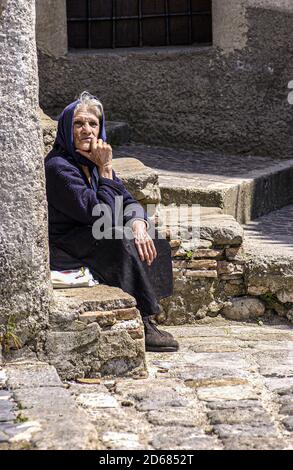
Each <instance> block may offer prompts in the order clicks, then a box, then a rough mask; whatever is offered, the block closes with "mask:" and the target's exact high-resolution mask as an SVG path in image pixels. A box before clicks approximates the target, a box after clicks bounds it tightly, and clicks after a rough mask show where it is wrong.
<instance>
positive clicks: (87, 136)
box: [73, 110, 100, 152]
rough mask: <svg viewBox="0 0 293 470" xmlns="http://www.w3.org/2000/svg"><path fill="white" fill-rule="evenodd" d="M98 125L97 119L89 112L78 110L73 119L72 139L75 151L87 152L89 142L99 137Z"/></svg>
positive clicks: (89, 145)
mask: <svg viewBox="0 0 293 470" xmlns="http://www.w3.org/2000/svg"><path fill="white" fill-rule="evenodd" d="M99 131H100V123H99V119H98V117H97V116H96V115H95V114H93V113H92V112H90V111H86V110H80V111H77V113H76V114H74V118H73V139H74V146H75V148H76V149H77V150H83V151H84V152H89V151H90V148H91V140H92V139H93V138H94V137H97V138H98V136H99Z"/></svg>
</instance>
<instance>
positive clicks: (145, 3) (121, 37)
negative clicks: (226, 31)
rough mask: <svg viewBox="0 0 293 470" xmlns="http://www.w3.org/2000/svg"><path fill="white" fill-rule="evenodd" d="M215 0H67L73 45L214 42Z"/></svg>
mask: <svg viewBox="0 0 293 470" xmlns="http://www.w3.org/2000/svg"><path fill="white" fill-rule="evenodd" d="M211 3H212V2H211V0H67V19H68V42H69V47H70V48H84V49H102V48H116V47H143V46H169V45H188V44H199V45H203V44H207V45H208V44H211V42H212V14H211Z"/></svg>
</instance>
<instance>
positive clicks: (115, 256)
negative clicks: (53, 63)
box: [45, 92, 178, 351]
mask: <svg viewBox="0 0 293 470" xmlns="http://www.w3.org/2000/svg"><path fill="white" fill-rule="evenodd" d="M45 171H46V184H47V199H48V210H49V244H50V264H51V269H52V270H57V271H62V270H66V269H76V268H80V267H81V266H85V267H88V268H89V269H90V271H91V273H92V274H93V276H94V278H95V279H97V280H98V281H99V282H101V283H104V284H108V285H110V286H116V287H120V288H121V289H123V290H124V291H125V292H128V293H129V294H131V295H132V296H133V297H135V299H136V302H137V308H138V309H139V311H140V313H141V316H142V320H143V323H144V327H145V344H146V350H147V351H176V350H177V349H178V343H177V341H175V339H174V338H173V337H172V335H171V334H169V333H167V332H164V331H160V330H158V329H157V327H156V326H155V324H154V323H153V322H152V321H151V320H150V316H152V315H155V314H157V313H159V312H160V306H159V303H158V301H159V299H161V298H163V297H167V296H169V295H171V294H172V265H171V257H170V247H169V244H168V242H167V241H166V240H163V239H158V238H157V237H154V239H152V238H151V236H150V235H149V228H150V223H149V221H148V219H147V216H146V215H145V213H144V211H143V209H142V207H141V206H140V205H139V204H138V203H137V201H135V200H134V199H133V197H132V196H131V194H130V193H129V192H128V191H127V190H126V189H125V187H124V185H123V183H122V182H121V180H120V179H119V178H117V176H116V175H115V172H114V171H113V169H112V148H111V146H110V145H108V144H107V143H106V132H105V119H104V114H103V107H102V104H101V103H100V101H99V100H97V99H96V98H95V97H94V96H92V95H90V94H88V93H87V92H84V93H82V94H81V96H80V98H79V99H78V100H77V101H75V102H74V103H71V104H70V105H69V106H67V107H66V108H65V109H64V111H63V112H62V114H61V116H60V119H59V123H58V131H57V137H56V141H55V144H54V147H53V150H52V151H51V152H50V153H49V154H48V155H47V157H46V159H45ZM101 208H102V209H101ZM105 209H107V210H105ZM121 211H122V215H121ZM105 212H106V213H107V214H108V215H109V214H110V228H109V227H108V229H107V228H105V227H104V228H105V230H104V232H102V230H97V227H98V228H100V229H101V228H102V227H101V225H100V222H101V220H104V219H103V218H102V215H105ZM121 217H122V227H118V223H117V221H118V220H119V218H120V219H121ZM108 219H109V217H108ZM105 225H106V224H105ZM109 232H110V233H109ZM130 235H131V236H130Z"/></svg>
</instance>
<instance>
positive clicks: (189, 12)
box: [188, 0, 192, 44]
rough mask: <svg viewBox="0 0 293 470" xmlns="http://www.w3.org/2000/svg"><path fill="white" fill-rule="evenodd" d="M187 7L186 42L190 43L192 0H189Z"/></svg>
mask: <svg viewBox="0 0 293 470" xmlns="http://www.w3.org/2000/svg"><path fill="white" fill-rule="evenodd" d="M188 4H189V9H188V15H189V17H188V43H189V44H191V43H192V0H189V2H188Z"/></svg>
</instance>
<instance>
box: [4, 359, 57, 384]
mask: <svg viewBox="0 0 293 470" xmlns="http://www.w3.org/2000/svg"><path fill="white" fill-rule="evenodd" d="M6 371H7V376H8V384H9V386H10V387H11V388H13V389H14V390H16V389H19V388H22V389H23V388H31V387H60V386H61V385H62V382H61V380H60V378H59V376H58V374H57V372H56V369H55V368H54V367H53V366H50V365H48V364H45V363H31V364H25V363H24V364H21V363H16V364H7V366H6Z"/></svg>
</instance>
